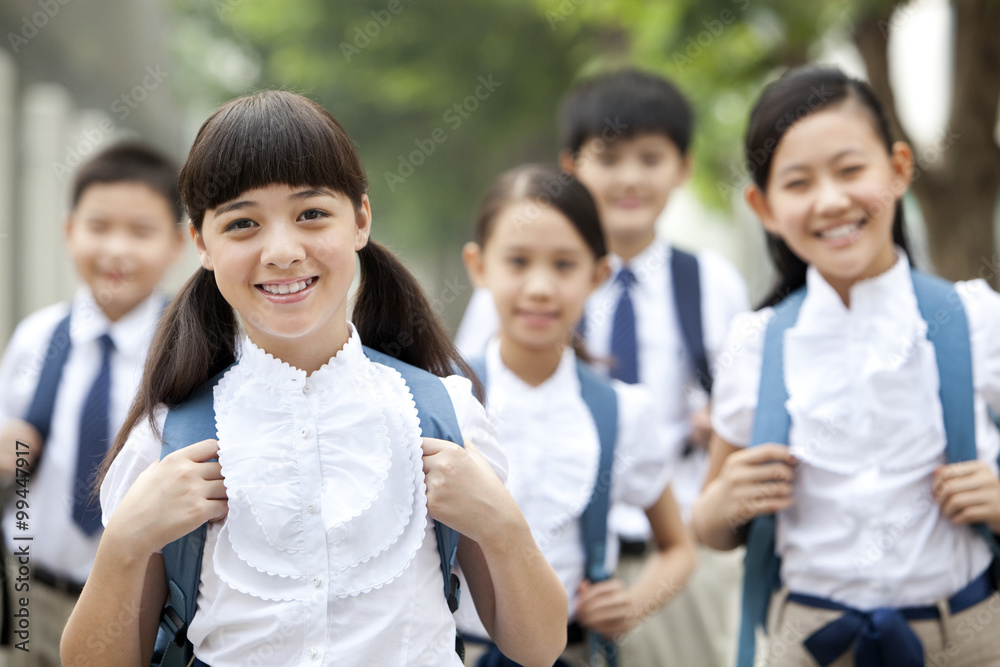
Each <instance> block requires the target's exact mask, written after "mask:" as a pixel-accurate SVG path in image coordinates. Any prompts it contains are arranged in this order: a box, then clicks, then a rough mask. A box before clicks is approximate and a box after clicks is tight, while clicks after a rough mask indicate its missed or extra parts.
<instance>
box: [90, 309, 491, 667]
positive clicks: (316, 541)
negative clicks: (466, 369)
mask: <svg viewBox="0 0 1000 667" xmlns="http://www.w3.org/2000/svg"><path fill="white" fill-rule="evenodd" d="M443 382H444V385H445V387H446V388H447V390H448V393H449V395H450V397H451V399H452V403H453V404H454V407H455V412H456V415H457V417H458V422H459V425H460V427H461V428H462V433H463V436H464V437H467V438H468V439H470V440H472V441H474V442H475V443H476V444H477V446H478V447H479V450H480V452H482V454H483V455H484V456H485V457H486V458H487V460H488V461H490V463H491V465H492V466H493V468H494V470H496V471H497V472H498V474H499V475H500V476H501V477H502V478H503V477H504V476H505V474H506V471H505V465H506V464H505V457H504V455H503V453H502V452H501V451H500V450H499V448H498V446H497V444H496V438H495V436H494V435H493V428H492V426H491V425H490V424H489V422H488V420H487V419H486V414H485V411H484V410H483V408H482V406H480V405H479V403H478V402H477V401H476V399H475V398H474V397H473V395H472V393H471V384H470V383H469V381H468V380H466V379H464V378H461V377H457V376H452V377H449V378H444V379H443ZM214 403H215V413H216V423H217V427H218V435H219V438H218V440H219V461H220V463H221V464H222V473H223V476H224V477H225V481H226V490H227V495H228V497H229V513H228V515H227V516H226V519H225V520H224V521H222V522H221V523H217V524H212V525H210V526H209V530H208V537H207V541H206V545H205V554H204V557H203V559H202V572H201V585H200V588H199V592H198V611H197V614H196V615H195V618H194V621H193V622H192V623H191V626H190V629H189V631H188V638H189V639H190V640H191V641H192V643H193V644H194V646H195V654H196V655H197V656H198V657H199V659H201V660H203V661H204V662H206V663H207V664H210V665H213V667H227V666H233V667H236V666H244V665H248V664H254V662H253V661H254V659H255V658H257V659H259V660H262V662H263V664H268V665H313V664H315V665H397V666H399V667H403V666H410V665H428V666H431V665H434V666H437V665H446V664H452V665H460V664H461V661H460V660H459V659H458V656H457V655H456V654H455V621H454V619H453V617H452V615H451V613H450V612H449V610H448V606H447V602H446V600H445V598H444V592H443V583H442V579H441V570H440V559H439V556H438V550H437V543H436V538H435V534H434V529H433V522H432V520H430V519H429V517H428V515H427V503H426V495H425V487H424V474H423V467H422V465H423V464H422V453H423V452H422V449H421V439H420V427H419V422H418V419H417V411H416V408H415V406H414V404H413V399H412V397H411V396H410V393H409V391H408V389H407V387H406V385H405V383H404V382H403V380H402V378H401V377H400V376H399V374H398V373H397V372H396V371H395V370H393V369H391V368H389V367H387V366H382V365H381V364H377V363H374V362H372V361H370V360H369V359H368V358H367V357H366V356H365V355H364V352H363V350H362V347H361V341H360V340H359V338H358V336H357V333H356V332H355V331H354V329H353V326H352V335H351V338H350V340H349V341H348V342H347V344H346V345H345V346H344V348H343V349H342V350H341V351H340V352H339V353H338V354H337V355H336V356H335V357H334V358H333V359H331V360H330V362H329V363H328V364H326V365H325V366H323V367H322V368H321V369H319V370H317V371H316V372H314V373H312V374H310V375H308V376H307V375H306V373H305V372H303V371H301V370H298V369H296V368H292V367H290V366H289V365H288V364H285V363H282V362H281V361H279V360H276V359H274V358H273V357H271V356H270V355H268V354H266V353H265V352H264V351H263V350H261V349H260V348H258V347H256V346H255V345H253V344H252V343H251V342H250V341H249V340H248V339H244V341H243V343H242V344H241V346H240V361H239V363H238V364H237V365H236V366H234V367H233V368H231V369H230V370H229V371H228V372H227V373H226V374H225V376H223V378H222V379H221V380H220V382H219V384H218V385H217V386H216V388H215V397H214ZM165 416H166V411H165V410H160V411H159V414H158V417H159V422H160V423H161V424H162V423H163V420H164V419H165ZM159 453H160V441H159V439H158V438H156V437H155V436H154V435H153V434H152V432H151V431H150V429H149V428H148V424H146V423H145V422H144V423H143V424H142V425H140V427H138V428H137V429H136V430H135V431H134V432H133V433H132V435H131V436H130V437H129V439H128V442H127V443H126V445H125V449H123V450H122V452H121V454H120V455H119V456H118V458H117V459H116V460H115V462H114V464H113V465H112V467H111V470H110V471H109V474H108V477H107V479H106V480H105V482H104V486H103V487H102V489H101V501H102V505H103V507H104V510H105V521H107V517H108V516H110V514H111V512H113V511H114V508H115V507H116V506H117V505H118V503H119V502H120V501H121V499H122V497H123V496H124V494H125V493H126V492H127V491H128V489H129V488H130V487H131V485H132V484H133V482H134V481H135V479H136V477H137V476H138V475H139V473H141V472H142V471H143V470H145V469H146V468H147V467H148V466H149V465H150V464H152V463H153V462H155V461H156V460H157V459H158V458H159ZM466 603H467V602H466Z"/></svg>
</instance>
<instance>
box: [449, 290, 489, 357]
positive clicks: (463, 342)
mask: <svg viewBox="0 0 1000 667" xmlns="http://www.w3.org/2000/svg"><path fill="white" fill-rule="evenodd" d="M498 329H500V316H499V315H497V308H496V305H494V303H493V294H492V293H491V292H490V291H489V290H488V289H486V288H483V287H480V288H478V289H476V291H475V292H473V293H472V298H471V299H469V305H468V306H466V308H465V314H464V315H463V316H462V322H461V324H459V325H458V332H457V333H456V334H455V346H456V347H457V348H458V351H459V352H461V353H462V356H463V357H465V358H466V359H472V358H474V357H478V356H480V355H482V354H483V352H484V351H485V350H486V344H487V343H489V342H490V339H491V338H493V335H494V334H495V333H496V332H497V330H498Z"/></svg>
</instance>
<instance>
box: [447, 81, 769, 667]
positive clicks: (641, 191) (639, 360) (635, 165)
mask: <svg viewBox="0 0 1000 667" xmlns="http://www.w3.org/2000/svg"><path fill="white" fill-rule="evenodd" d="M692 126H693V116H692V111H691V108H690V105H689V103H688V102H687V100H686V99H685V98H684V96H683V95H682V94H681V92H680V91H679V90H677V88H676V87H675V86H674V85H673V84H671V83H670V82H668V81H666V80H665V79H662V78H660V77H658V76H654V75H651V74H647V73H643V72H638V71H635V70H623V71H619V72H615V73H612V74H610V75H606V76H602V77H598V78H596V79H592V80H589V81H586V82H584V83H583V84H581V85H579V86H577V87H575V88H574V89H573V90H571V91H570V92H569V94H568V95H567V97H566V99H565V101H564V103H563V107H562V113H561V118H560V127H561V145H562V150H561V152H560V166H562V168H563V169H564V170H566V171H568V172H571V173H573V174H574V175H575V176H576V177H577V178H578V179H579V180H580V181H581V182H582V183H583V184H584V185H586V186H587V188H588V189H589V190H590V192H591V194H592V195H593V196H594V199H595V200H596V202H597V205H598V209H599V211H600V214H601V222H602V224H603V225H604V229H605V233H606V235H607V238H608V244H609V249H610V250H611V252H610V254H609V260H610V263H611V269H612V270H611V277H610V278H609V279H608V280H607V281H605V282H604V284H603V285H602V286H600V287H598V288H597V290H596V291H595V292H594V294H593V296H591V297H590V299H589V301H588V303H587V312H586V315H585V318H584V322H583V323H582V326H581V329H582V333H583V335H584V338H585V340H586V344H587V349H588V351H589V352H590V353H592V354H593V355H594V356H595V357H596V358H597V359H612V360H613V361H612V364H611V375H612V376H613V377H616V378H617V379H621V380H623V381H625V382H630V383H634V382H640V383H642V384H644V385H647V386H648V387H649V389H650V390H651V393H652V394H653V395H654V396H656V397H657V399H658V406H659V415H660V417H661V419H662V420H663V422H664V423H665V424H666V425H667V427H668V428H670V429H671V431H675V430H676V429H680V430H682V431H684V432H687V433H689V434H690V435H689V437H688V439H687V445H686V446H685V447H684V448H683V449H682V451H678V452H677V453H676V474H675V476H674V479H673V482H672V488H673V489H674V494H675V496H676V498H677V502H678V504H679V505H680V507H681V512H682V516H683V517H684V520H685V522H688V521H689V520H690V508H691V505H692V504H693V503H694V501H695V499H696V498H697V496H698V493H699V491H700V490H701V485H702V483H703V481H704V478H705V474H706V472H707V468H708V452H707V448H706V445H707V443H708V437H709V434H710V432H711V427H710V423H709V417H708V394H707V392H706V391H705V390H704V389H703V386H706V385H707V386H710V383H703V382H700V380H701V379H702V378H705V379H706V380H708V377H707V376H709V375H710V373H706V372H705V371H704V370H700V369H696V368H695V366H696V364H695V363H693V362H692V360H691V355H690V354H689V349H688V346H687V345H686V343H685V337H684V335H683V333H682V327H683V325H682V324H681V322H680V321H679V316H678V308H677V303H676V301H675V294H677V293H678V291H679V292H681V293H686V294H690V293H691V292H692V290H693V289H697V291H698V292H700V299H699V300H698V301H700V315H701V317H700V329H701V332H702V333H701V336H700V339H701V341H700V342H701V345H702V346H703V351H704V353H705V358H704V360H703V366H702V367H703V368H708V369H710V368H711V363H712V362H713V360H714V359H715V358H716V356H717V354H718V352H719V350H720V349H721V347H722V343H723V339H724V337H725V334H726V331H727V329H728V325H729V321H730V319H731V318H732V317H733V316H734V315H736V314H737V313H740V312H743V311H745V310H747V309H748V308H749V302H748V298H747V294H746V286H745V284H744V281H743V279H742V277H741V276H740V275H739V273H738V272H737V270H736V269H735V267H733V266H732V265H731V264H730V263H729V262H727V261H726V260H725V259H723V258H722V257H721V256H720V255H718V254H717V253H714V252H711V251H704V252H701V253H699V255H698V257H697V260H696V265H697V267H698V269H697V276H698V278H697V285H696V286H695V285H678V286H677V287H678V288H679V290H677V289H675V287H674V285H673V271H672V270H673V260H674V259H675V254H683V253H680V251H678V250H677V249H676V248H674V247H673V246H672V245H670V243H669V240H668V239H665V238H663V237H662V236H660V235H658V234H657V232H656V220H657V218H658V217H659V215H660V213H661V212H662V211H663V209H664V207H665V206H666V205H667V202H668V200H669V197H670V195H671V194H672V193H673V192H674V190H675V189H676V188H678V187H680V186H681V185H682V184H683V183H684V182H685V181H686V180H687V178H688V176H689V174H690V171H691V158H690V156H689V153H688V148H689V145H690V141H691V134H692ZM687 257H688V258H689V260H690V259H694V258H692V257H691V256H690V255H688V256H687ZM682 259H683V257H682ZM624 268H627V269H629V270H630V271H631V276H632V277H630V278H629V279H628V280H629V283H630V287H629V289H628V297H629V299H628V300H629V305H630V306H631V310H632V316H633V317H632V324H631V331H632V336H633V338H632V340H633V342H632V344H631V355H632V356H631V359H630V360H625V361H624V363H623V359H622V358H621V356H622V353H621V350H620V349H618V347H619V345H620V344H621V343H622V336H618V341H617V342H613V340H612V339H613V338H614V337H615V320H616V316H618V317H621V316H623V315H624V311H623V312H622V314H621V315H619V302H620V300H621V298H622V296H623V292H624V291H625V290H623V287H622V281H623V280H624V279H625V275H628V274H627V273H626V274H624V275H622V276H620V275H619V274H622V269H624ZM681 275H684V276H686V277H687V278H686V280H685V282H689V281H690V273H687V274H681ZM690 282H692V283H693V282H694V281H690ZM698 301H695V303H698ZM695 312H696V314H697V311H695ZM619 321H621V320H619ZM496 326H497V324H496V313H495V311H494V310H493V307H492V303H491V300H490V297H489V294H488V293H487V294H485V295H480V294H479V293H477V294H475V295H474V296H473V300H472V302H470V305H469V308H468V309H467V311H466V314H465V317H464V318H463V321H462V326H461V327H460V328H459V332H458V336H457V339H456V342H457V344H458V346H459V349H460V350H461V351H462V353H463V354H465V355H466V356H468V357H471V356H475V355H478V354H481V353H482V349H483V347H484V346H485V343H486V341H488V340H489V338H490V336H491V335H492V334H493V332H494V331H496ZM627 326H628V325H626V327H627ZM626 347H628V344H627V343H626ZM610 520H611V522H612V527H613V528H615V530H616V531H617V532H618V534H619V536H620V537H621V546H622V552H621V559H620V562H619V568H618V572H617V573H616V576H618V577H621V578H622V579H625V580H626V581H629V582H630V581H631V580H632V578H633V577H634V576H636V574H637V573H638V572H639V571H640V570H641V568H642V564H643V562H644V561H645V558H646V557H647V555H648V554H649V553H651V551H650V549H649V547H648V546H647V541H648V539H649V525H648V522H647V521H646V519H645V517H644V516H643V514H642V512H641V511H640V510H638V509H637V508H630V507H627V506H624V505H617V506H615V507H613V508H612V513H611V517H610ZM740 576H741V563H740V555H739V554H738V553H721V552H716V551H714V550H708V549H705V548H702V549H701V550H700V552H699V558H698V566H697V569H696V570H695V574H694V576H692V577H691V579H690V580H689V581H688V585H687V588H686V589H684V590H683V591H682V592H681V593H680V594H679V595H677V597H676V598H674V599H672V600H671V601H670V603H669V604H668V605H667V606H666V607H664V608H663V609H661V610H660V611H659V612H658V613H657V614H656V615H654V616H652V617H650V618H648V619H646V620H645V621H644V622H643V624H642V625H640V626H639V628H638V629H637V630H636V631H634V632H633V633H631V634H630V635H629V636H628V637H627V638H626V639H625V640H624V641H622V642H620V644H619V649H620V656H621V664H622V665H623V666H625V667H628V666H629V665H700V666H706V667H712V666H713V665H719V666H720V667H721V666H722V665H728V664H729V663H731V661H732V659H733V657H734V655H735V635H736V629H737V623H738V619H739V584H740Z"/></svg>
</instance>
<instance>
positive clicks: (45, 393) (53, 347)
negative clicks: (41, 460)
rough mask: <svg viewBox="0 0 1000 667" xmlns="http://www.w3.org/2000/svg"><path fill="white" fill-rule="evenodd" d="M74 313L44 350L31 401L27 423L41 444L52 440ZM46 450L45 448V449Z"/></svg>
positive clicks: (57, 330) (53, 333)
mask: <svg viewBox="0 0 1000 667" xmlns="http://www.w3.org/2000/svg"><path fill="white" fill-rule="evenodd" d="M72 315H73V314H72V312H70V313H68V314H67V315H66V317H64V318H62V319H61V320H60V321H59V324H57V325H56V328H55V331H53V332H52V337H51V338H50V339H49V345H48V347H47V348H46V350H45V361H44V362H43V363H42V370H41V372H40V373H39V376H38V385H37V386H36V387H35V394H34V396H32V398H31V405H29V406H28V412H27V414H26V415H25V416H24V420H25V421H26V422H28V423H29V424H31V425H32V426H34V427H35V429H36V430H37V431H38V433H39V434H40V435H41V436H42V441H43V442H44V441H46V440H48V439H49V431H50V430H51V428H52V411H53V409H54V408H55V404H56V393H57V392H58V391H59V382H60V380H62V373H63V368H64V367H65V366H66V360H67V359H69V351H70V348H71V347H72V341H71V340H70V337H69V321H70V317H72ZM42 451H44V447H43V448H42Z"/></svg>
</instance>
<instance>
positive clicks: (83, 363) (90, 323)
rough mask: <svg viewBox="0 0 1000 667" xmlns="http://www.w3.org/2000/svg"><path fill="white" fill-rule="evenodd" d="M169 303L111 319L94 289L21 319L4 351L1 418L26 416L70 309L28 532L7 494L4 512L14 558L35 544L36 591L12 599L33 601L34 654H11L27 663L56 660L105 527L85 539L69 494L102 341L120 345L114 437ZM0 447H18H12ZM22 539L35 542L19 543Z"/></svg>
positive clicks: (32, 486)
mask: <svg viewBox="0 0 1000 667" xmlns="http://www.w3.org/2000/svg"><path fill="white" fill-rule="evenodd" d="M163 303H164V300H163V297H162V296H160V295H158V294H153V295H152V296H150V297H149V298H147V299H146V300H145V301H143V302H142V303H140V304H139V305H138V306H136V307H135V308H134V309H132V311H130V312H129V313H127V314H126V315H124V316H123V317H121V318H120V319H119V320H118V321H117V322H110V321H109V320H108V319H107V317H106V316H105V315H104V313H103V311H101V309H100V307H99V306H98V304H97V302H96V301H95V299H94V296H93V294H92V293H91V291H90V289H89V288H87V287H80V288H79V289H78V290H77V292H76V295H75V297H74V299H73V302H72V304H68V303H62V304H56V305H53V306H49V307H47V308H44V309H42V310H40V311H38V312H36V313H34V314H33V315H30V316H29V317H27V318H26V319H25V320H24V321H22V322H21V323H20V324H19V325H18V327H17V329H16V330H15V332H14V335H13V337H12V338H11V341H10V343H9V344H8V346H7V349H6V351H5V352H4V356H3V362H2V364H0V387H3V391H2V394H0V397H2V398H0V422H5V421H7V420H8V419H25V417H26V415H27V413H28V410H29V406H30V405H31V403H32V399H33V397H34V394H35V390H36V387H37V386H38V383H39V375H40V373H41V370H42V367H43V364H44V361H45V357H46V354H47V352H48V348H49V341H50V340H51V339H52V337H53V333H54V331H55V330H56V327H57V325H58V324H59V322H60V321H62V320H63V319H64V318H65V317H66V315H67V314H69V313H70V312H71V317H70V323H69V341H70V349H69V355H68V357H67V359H66V364H65V366H64V367H63V373H62V377H61V379H60V382H59V386H58V390H57V393H56V396H55V403H54V406H53V410H52V420H51V430H50V433H49V436H48V439H47V440H46V442H45V443H44V445H43V447H42V449H41V450H40V454H41V456H40V459H39V461H38V463H37V465H36V467H35V469H34V470H33V472H32V473H31V476H30V480H29V486H28V496H27V499H26V500H27V502H28V506H29V509H28V514H29V519H28V528H27V530H24V528H23V525H22V526H21V527H19V524H18V522H17V517H16V508H15V506H14V500H17V499H18V497H17V496H12V495H10V494H8V500H7V503H6V506H5V507H4V513H3V534H4V537H5V546H6V549H7V551H8V553H13V552H15V551H17V550H18V549H19V548H20V547H23V546H24V545H26V544H28V545H30V563H29V567H30V569H31V572H32V579H31V581H30V590H29V591H27V593H25V592H24V591H23V590H22V591H19V592H16V593H14V595H15V599H17V598H20V597H27V598H28V600H29V603H30V604H29V607H30V609H31V635H30V644H29V646H30V648H31V652H30V653H25V652H23V651H11V657H12V659H24V660H27V661H28V662H27V663H23V664H55V665H57V664H59V657H58V656H59V638H60V636H61V634H62V629H63V626H65V623H66V621H67V620H68V618H69V614H70V612H71V611H72V608H73V605H74V604H75V602H76V598H77V596H78V591H79V589H80V588H82V586H83V584H84V582H86V580H87V576H88V575H89V574H90V569H91V567H92V565H93V563H94V556H95V554H96V553H97V544H98V542H99V540H100V531H97V532H96V533H95V534H92V535H88V534H87V533H86V532H84V531H83V530H82V529H81V526H80V525H79V524H78V523H77V522H75V521H74V520H73V504H74V503H73V489H74V478H75V475H76V464H77V449H78V443H79V436H80V425H81V417H82V413H83V406H84V403H85V400H86V396H87V394H88V392H89V391H90V389H91V387H92V385H93V383H94V380H95V377H96V376H97V375H98V373H99V366H100V365H101V359H102V351H101V346H100V343H99V339H100V338H101V336H103V335H105V334H108V335H109V336H110V337H111V340H112V341H113V345H114V350H113V353H112V354H111V356H110V395H109V399H110V400H109V415H108V416H109V424H110V425H111V429H110V432H109V433H110V435H112V436H113V435H114V433H116V432H117V430H118V428H119V426H120V425H121V423H122V422H123V421H124V419H125V415H126V413H127V412H128V408H129V406H130V405H131V403H132V399H133V397H134V396H135V392H136V389H137V387H138V384H139V380H140V379H141V375H142V368H143V364H144V363H145V358H146V350H147V348H148V347H149V344H150V341H151V340H152V336H153V332H154V331H155V329H156V325H157V323H158V321H159V317H160V312H161V309H162V307H163ZM3 446H5V447H13V446H14V443H3ZM17 488H20V487H17ZM26 536H30V537H31V538H32V539H31V540H30V541H22V540H15V538H16V537H26ZM43 610H44V611H43ZM16 664H22V663H20V662H18V663H16Z"/></svg>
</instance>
